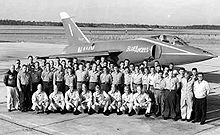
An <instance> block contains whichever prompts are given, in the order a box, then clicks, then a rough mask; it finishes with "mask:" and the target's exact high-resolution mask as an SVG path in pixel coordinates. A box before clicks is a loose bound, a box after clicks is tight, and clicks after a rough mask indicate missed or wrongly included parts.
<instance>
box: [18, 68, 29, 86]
mask: <svg viewBox="0 0 220 135" xmlns="http://www.w3.org/2000/svg"><path fill="white" fill-rule="evenodd" d="M17 79H18V81H19V83H20V84H22V85H29V84H30V83H31V75H30V74H29V73H28V72H22V71H21V72H19V73H18V76H17Z"/></svg>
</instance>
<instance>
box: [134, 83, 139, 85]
mask: <svg viewBox="0 0 220 135" xmlns="http://www.w3.org/2000/svg"><path fill="white" fill-rule="evenodd" d="M133 84H135V85H141V83H140V84H137V83H133Z"/></svg>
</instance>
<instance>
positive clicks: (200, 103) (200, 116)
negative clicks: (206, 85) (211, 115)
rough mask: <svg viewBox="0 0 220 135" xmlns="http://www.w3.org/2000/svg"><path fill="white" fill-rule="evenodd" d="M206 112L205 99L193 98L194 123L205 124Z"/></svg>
mask: <svg viewBox="0 0 220 135" xmlns="http://www.w3.org/2000/svg"><path fill="white" fill-rule="evenodd" d="M206 111H207V98H206V97H205V98H201V99H197V98H195V118H194V120H195V121H201V122H205V120H206Z"/></svg>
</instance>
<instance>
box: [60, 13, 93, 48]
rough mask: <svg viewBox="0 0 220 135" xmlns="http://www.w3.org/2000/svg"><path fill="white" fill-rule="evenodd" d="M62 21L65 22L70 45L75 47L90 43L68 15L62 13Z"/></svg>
mask: <svg viewBox="0 0 220 135" xmlns="http://www.w3.org/2000/svg"><path fill="white" fill-rule="evenodd" d="M60 17H61V20H62V22H63V26H64V30H65V33H66V36H67V39H68V42H69V45H75V44H80V43H89V42H90V41H89V40H88V38H87V37H86V36H85V35H84V34H83V33H82V31H81V30H80V29H79V27H78V26H77V25H76V23H75V22H74V21H73V19H72V18H71V17H70V16H69V15H68V14H67V13H66V12H61V13H60Z"/></svg>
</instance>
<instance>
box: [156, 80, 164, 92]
mask: <svg viewBox="0 0 220 135" xmlns="http://www.w3.org/2000/svg"><path fill="white" fill-rule="evenodd" d="M153 86H154V88H155V89H159V90H162V89H164V87H165V82H164V79H163V78H157V79H156V80H155V81H154V85H153Z"/></svg>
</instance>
